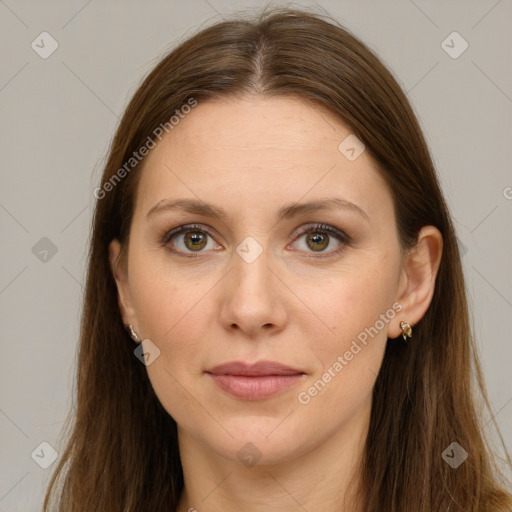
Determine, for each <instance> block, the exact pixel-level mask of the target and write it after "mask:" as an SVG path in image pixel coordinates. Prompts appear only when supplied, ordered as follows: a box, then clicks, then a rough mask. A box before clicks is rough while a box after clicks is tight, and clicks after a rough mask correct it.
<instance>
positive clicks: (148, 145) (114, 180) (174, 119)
mask: <svg viewBox="0 0 512 512" xmlns="http://www.w3.org/2000/svg"><path fill="white" fill-rule="evenodd" d="M196 105H197V100H196V99H195V98H189V99H188V100H187V103H185V104H184V105H182V106H181V108H180V109H176V110H175V111H174V114H173V115H172V116H171V117H170V119H169V120H168V121H166V122H165V123H161V124H159V125H158V126H157V127H156V128H155V129H154V130H153V133H152V135H153V137H152V136H151V135H148V137H147V139H146V142H145V143H144V144H143V145H142V146H141V147H140V148H139V150H138V151H134V152H133V153H132V155H131V156H130V158H128V160H127V161H126V162H125V163H124V165H123V166H122V167H120V168H119V169H118V170H117V171H116V172H115V173H114V174H113V175H112V176H111V177H110V178H109V179H108V180H107V181H106V182H105V183H103V185H102V186H101V187H97V188H95V189H94V192H93V194H94V197H95V198H96V199H103V198H104V197H105V196H106V195H107V192H111V191H112V190H113V189H114V187H115V186H116V185H117V184H118V183H119V182H120V181H121V180H122V179H123V178H125V177H126V176H127V175H128V174H129V173H130V171H132V170H133V169H134V168H135V167H136V166H137V165H138V164H139V162H141V161H142V160H143V159H144V157H145V156H147V155H148V154H149V152H150V151H151V150H152V149H154V148H155V147H156V144H157V143H156V141H155V139H158V140H159V141H161V140H162V136H163V134H164V132H165V133H169V132H170V131H171V130H172V129H173V128H174V127H175V126H177V125H178V124H179V123H180V121H181V120H182V119H184V118H185V116H186V115H187V114H189V113H190V112H191V111H192V109H193V108H194V107H195V106H196Z"/></svg>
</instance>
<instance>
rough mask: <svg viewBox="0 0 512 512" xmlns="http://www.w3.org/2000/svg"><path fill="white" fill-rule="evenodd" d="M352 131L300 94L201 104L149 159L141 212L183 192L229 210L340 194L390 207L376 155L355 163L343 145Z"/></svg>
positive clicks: (362, 202) (139, 202)
mask: <svg viewBox="0 0 512 512" xmlns="http://www.w3.org/2000/svg"><path fill="white" fill-rule="evenodd" d="M349 136H351V137H354V135H353V134H351V131H350V130H349V129H348V128H347V127H346V126H345V125H344V124H343V123H342V121H340V120H339V119H338V118H337V117H335V116H334V115H333V114H331V113H330V112H328V111H327V110H325V109H323V108H321V107H318V106H316V105H314V104H312V103H311V102H307V101H305V100H303V99H301V98H297V97H271V98H267V97H261V96H247V97H243V98H238V99H234V98H223V99H221V100H214V101H212V100H208V101H203V102H201V101H200V102H198V104H197V106H196V107H194V108H193V109H192V110H191V111H190V113H188V114H186V115H184V116H183V118H181V119H180V121H179V123H178V124H177V125H175V126H174V127H173V128H172V130H171V131H170V132H169V133H168V134H166V135H165V136H164V137H163V139H162V141H161V142H159V143H158V144H157V146H156V148H155V149H153V150H152V151H151V152H150V153H149V155H148V156H147V157H146V160H145V162H144V165H143V170H142V176H141V180H140V183H139V191H138V194H137V207H136V210H139V209H143V210H144V212H143V213H145V212H146V211H147V210H148V209H149V208H151V207H152V206H153V205H154V203H156V202H158V201H159V200H162V199H168V198H176V197H194V196H195V197H196V198H202V199H206V200H209V201H211V202H215V201H214V200H213V199H212V197H211V196H212V195H213V196H215V198H214V199H216V200H217V202H220V203H224V204H225V205H226V207H227V205H228V204H229V203H232V205H235V204H237V205H238V207H241V205H243V204H245V205H246V206H249V205H251V206H253V207H254V208H259V209H260V210H261V209H262V208H267V207H268V206H271V205H272V204H274V205H275V208H276V209H278V207H279V206H280V205H279V204H277V203H282V202H292V201H299V200H301V198H302V197H305V196H307V199H308V200H313V199H318V198H323V197H325V196H326V194H327V193H328V195H329V196H332V195H333V193H334V194H336V192H339V195H340V196H341V197H343V198H344V199H346V200H349V201H352V202H356V203H358V204H359V205H360V206H361V207H362V208H364V207H365V205H366V206H367V208H369V209H372V204H373V208H374V209H375V208H377V209H378V208H379V207H380V208H383V207H384V206H386V205H384V203H386V202H387V203H388V204H387V206H389V204H390V202H391V197H390V194H389V192H388V191H387V187H386V185H385V182H384V180H383V178H382V177H381V176H380V173H379V172H378V171H377V169H376V167H375V165H374V164H373V161H372V160H371V158H370V157H369V155H368V154H367V153H366V152H365V151H363V152H362V153H361V154H360V156H358V157H357V158H356V159H355V160H350V159H348V158H347V156H346V154H345V153H344V152H343V151H342V150H340V147H339V146H340V143H342V142H343V141H344V140H347V137H349ZM348 140H351V139H348ZM342 149H343V146H342ZM356 149H357V148H356Z"/></svg>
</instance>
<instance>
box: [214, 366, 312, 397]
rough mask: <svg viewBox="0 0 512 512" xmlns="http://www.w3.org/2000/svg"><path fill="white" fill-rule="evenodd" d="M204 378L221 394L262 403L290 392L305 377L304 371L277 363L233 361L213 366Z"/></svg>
mask: <svg viewBox="0 0 512 512" xmlns="http://www.w3.org/2000/svg"><path fill="white" fill-rule="evenodd" d="M206 374H208V375H209V376H210V377H211V378H212V380H213V382H214V383H215V384H216V385H217V386H218V387H219V388H220V389H221V390H223V391H224V392H226V393H228V394H229V395H231V396H235V397H236V398H241V399H244V400H264V399H265V398H269V397H271V396H274V395H276V394H278V393H280V392H283V391H285V390H287V389H290V388H291V387H293V386H295V385H297V384H298V383H299V382H300V381H302V380H303V379H304V378H305V376H306V373H305V372H304V371H302V370H299V369H296V368H292V367H290V366H286V365H283V364H281V363H278V362H276V361H259V362H257V363H255V364H248V363H244V362H241V361H234V362H230V363H225V364H222V365H219V366H215V367H214V368H212V369H210V370H207V371H206Z"/></svg>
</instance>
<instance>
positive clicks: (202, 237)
mask: <svg viewBox="0 0 512 512" xmlns="http://www.w3.org/2000/svg"><path fill="white" fill-rule="evenodd" d="M207 236H208V235H207V234H205V233H202V232H200V231H188V232H187V233H185V238H184V240H183V243H184V244H185V246H186V247H187V249H190V250H191V251H200V250H201V249H203V248H204V247H205V246H206V237H207Z"/></svg>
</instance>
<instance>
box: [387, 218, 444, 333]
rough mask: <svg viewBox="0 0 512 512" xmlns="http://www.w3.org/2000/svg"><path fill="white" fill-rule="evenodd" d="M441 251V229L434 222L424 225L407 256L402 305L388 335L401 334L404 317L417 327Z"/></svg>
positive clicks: (429, 297) (427, 302)
mask: <svg viewBox="0 0 512 512" xmlns="http://www.w3.org/2000/svg"><path fill="white" fill-rule="evenodd" d="M442 251H443V237H442V235H441V233H440V231H439V230H438V229H437V228H436V227H434V226H424V227H423V228H422V229H421V230H420V232H419V233H418V241H417V244H416V245H415V246H414V247H413V248H411V249H410V250H409V252H408V253H407V255H406V257H405V259H404V263H403V269H402V273H401V276H400V284H399V290H398V292H399V296H398V302H400V304H402V306H403V309H402V310H401V312H400V314H399V317H398V316H397V321H396V322H395V324H396V325H395V324H393V326H392V327H391V328H390V330H389V332H388V337H390V338H396V337H398V336H400V335H401V334H402V329H401V327H400V322H401V321H405V322H406V323H408V324H410V325H411V326H412V327H414V325H416V324H417V323H418V322H419V321H420V320H421V318H422V317H423V316H424V314H425V313H426V312H427V310H428V308H429V306H430V303H431V301H432V297H433V295H434V290H435V283H436V277H437V272H438V270H439V265H440V263H441V256H442Z"/></svg>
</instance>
